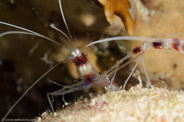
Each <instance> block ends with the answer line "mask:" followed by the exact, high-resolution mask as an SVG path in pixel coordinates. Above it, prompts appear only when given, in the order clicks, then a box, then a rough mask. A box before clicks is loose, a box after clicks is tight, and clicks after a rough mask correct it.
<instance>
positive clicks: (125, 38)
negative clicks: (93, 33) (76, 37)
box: [85, 36, 161, 48]
mask: <svg viewBox="0 0 184 122" xmlns="http://www.w3.org/2000/svg"><path fill="white" fill-rule="evenodd" d="M157 39H161V38H148V37H137V36H115V37H110V38H106V39H101V40H97V41H94V42H91V43H89V44H88V45H86V46H85V48H87V47H90V46H92V45H94V44H98V43H103V42H109V41H114V40H137V41H155V40H157Z"/></svg>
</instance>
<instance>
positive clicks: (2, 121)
mask: <svg viewBox="0 0 184 122" xmlns="http://www.w3.org/2000/svg"><path fill="white" fill-rule="evenodd" d="M59 64H60V63H57V64H56V65H54V66H53V67H51V68H50V69H49V70H47V72H45V73H44V74H43V75H42V76H41V77H39V78H38V79H37V80H36V81H35V82H34V83H33V84H32V85H31V86H30V87H29V88H28V89H27V90H26V91H25V92H24V93H23V94H22V96H20V97H19V99H18V100H17V101H16V102H15V103H14V104H13V105H12V106H11V108H10V109H9V110H8V112H7V113H6V114H5V115H4V117H3V118H2V120H1V122H4V121H5V119H6V118H7V116H8V115H9V114H10V112H11V111H12V110H13V109H14V108H15V106H16V105H17V104H18V103H19V102H20V101H21V100H22V98H23V97H24V96H25V95H26V94H27V93H28V92H29V91H30V90H31V88H33V86H35V85H36V84H37V83H38V82H39V81H40V80H41V79H42V78H43V77H45V76H46V75H47V74H48V73H49V72H50V71H52V70H53V69H54V68H56V67H57V66H58V65H59Z"/></svg>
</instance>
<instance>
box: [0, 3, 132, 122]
mask: <svg viewBox="0 0 184 122" xmlns="http://www.w3.org/2000/svg"><path fill="white" fill-rule="evenodd" d="M59 3H60V9H61V14H62V17H63V20H64V22H65V26H66V28H67V31H68V34H69V36H67V35H66V34H65V33H63V32H62V31H60V30H59V29H58V28H56V26H55V25H54V24H51V25H50V26H51V28H53V29H54V30H57V31H59V32H60V33H61V34H62V35H63V36H64V37H65V38H66V39H68V40H73V38H72V36H71V34H70V31H69V29H68V26H67V24H66V21H65V18H64V14H63V12H62V6H61V1H60V0H59ZM0 23H1V24H3V25H7V26H10V27H13V28H16V29H19V30H22V31H7V32H3V33H1V35H0V36H1V37H3V36H5V35H9V34H25V35H32V36H38V37H41V38H44V39H45V40H48V41H50V42H54V43H55V44H57V45H59V46H63V45H61V44H60V43H58V42H56V41H55V40H53V39H51V38H49V37H46V36H44V35H42V34H39V33H37V32H34V31H31V30H29V29H26V28H23V27H20V26H16V25H13V24H9V23H6V22H2V21H0ZM64 43H65V45H66V46H68V47H67V50H68V51H69V52H70V54H71V56H72V57H70V58H72V60H73V62H74V63H75V65H76V66H77V69H78V74H79V76H80V78H81V79H82V82H79V83H77V84H75V85H73V86H70V87H68V86H64V89H62V90H64V92H62V90H60V91H56V92H54V93H50V94H49V95H65V94H66V93H70V92H72V91H76V90H83V89H89V88H91V87H94V88H96V87H102V88H104V87H105V86H107V88H108V89H112V86H114V84H113V79H114V77H115V74H116V70H117V68H118V67H117V66H118V65H120V63H123V61H124V60H125V59H127V58H129V57H130V56H127V57H125V58H123V59H122V60H121V61H119V62H118V65H116V66H115V67H113V68H112V69H110V71H108V73H109V72H111V73H112V74H114V75H113V76H112V78H111V79H110V78H108V77H107V75H106V73H102V74H99V73H98V72H97V71H96V70H95V69H94V68H93V66H92V65H91V64H90V63H89V62H88V60H87V58H86V55H85V53H81V52H80V50H78V48H77V47H76V46H75V45H74V44H73V43H70V42H69V43H68V42H67V41H65V42H64ZM58 65H59V64H56V65H55V66H53V67H52V68H51V69H49V70H48V71H47V72H45V73H44V74H43V75H42V76H41V77H40V78H38V80H36V81H35V82H34V83H33V84H32V85H31V86H30V87H29V88H28V89H27V90H26V91H25V92H24V94H23V95H22V96H21V97H20V98H19V99H18V100H17V101H16V102H15V104H14V105H13V106H12V107H11V108H10V109H9V111H8V112H7V113H6V115H5V116H4V117H3V119H2V121H4V120H5V118H6V117H7V116H8V114H9V113H10V112H11V111H12V109H13V108H14V107H15V106H16V105H17V104H18V103H19V102H20V100H21V99H22V98H23V97H24V96H25V94H27V92H28V91H29V90H30V89H31V88H32V87H33V86H34V85H35V84H37V82H39V81H40V79H42V78H43V77H44V76H45V75H47V74H48V73H49V72H50V71H52V70H53V69H54V68H55V67H57V66H58ZM112 71H113V72H112ZM76 86H77V87H76ZM65 88H66V89H67V88H69V90H68V91H66V90H65ZM61 92H62V93H61ZM49 101H50V100H49ZM50 103H51V102H50ZM51 108H52V109H53V107H51Z"/></svg>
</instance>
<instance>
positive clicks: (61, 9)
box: [58, 0, 73, 40]
mask: <svg viewBox="0 0 184 122" xmlns="http://www.w3.org/2000/svg"><path fill="white" fill-rule="evenodd" d="M58 2H59V8H60V11H61V16H62V18H63V22H64V23H65V27H66V29H67V31H68V34H69V36H70V38H71V40H73V37H72V35H71V33H70V30H69V28H68V25H67V23H66V20H65V16H64V13H63V8H62V3H61V0H58Z"/></svg>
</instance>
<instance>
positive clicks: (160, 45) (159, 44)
mask: <svg viewBox="0 0 184 122" xmlns="http://www.w3.org/2000/svg"><path fill="white" fill-rule="evenodd" d="M152 46H153V47H154V48H155V49H161V48H163V47H164V45H163V41H162V40H159V41H155V42H152Z"/></svg>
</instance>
